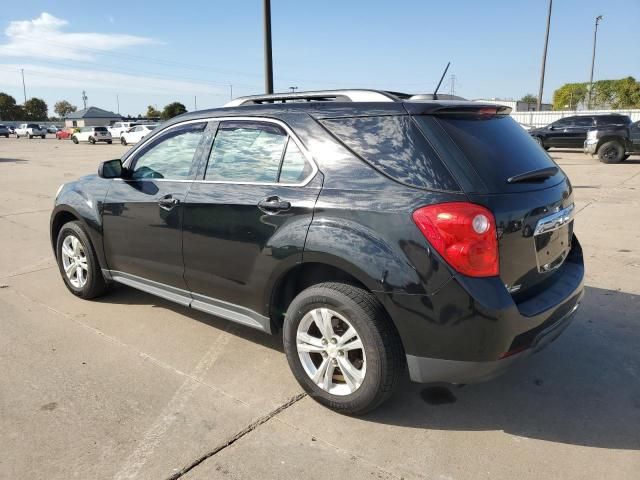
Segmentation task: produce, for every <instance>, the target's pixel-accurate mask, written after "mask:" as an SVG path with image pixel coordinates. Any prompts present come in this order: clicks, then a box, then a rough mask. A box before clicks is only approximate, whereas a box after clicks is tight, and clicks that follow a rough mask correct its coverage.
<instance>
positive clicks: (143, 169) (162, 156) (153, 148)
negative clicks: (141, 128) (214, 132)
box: [131, 123, 206, 180]
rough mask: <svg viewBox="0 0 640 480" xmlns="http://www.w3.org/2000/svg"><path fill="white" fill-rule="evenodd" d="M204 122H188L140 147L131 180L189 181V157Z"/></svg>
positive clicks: (196, 145)
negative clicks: (162, 179)
mask: <svg viewBox="0 0 640 480" xmlns="http://www.w3.org/2000/svg"><path fill="white" fill-rule="evenodd" d="M205 125H206V124H205V123H197V124H196V123H192V124H187V125H184V126H182V127H177V128H174V129H171V130H169V131H168V132H167V133H166V134H165V135H163V136H162V137H160V138H158V139H157V140H155V141H153V142H152V143H151V144H150V145H149V146H147V147H144V148H143V150H142V151H141V152H140V153H139V154H138V156H137V157H136V159H135V165H134V169H133V173H132V174H131V177H132V178H134V179H143V178H164V179H170V180H186V179H188V178H190V172H191V165H192V163H193V157H194V155H195V153H196V150H197V149H198V145H199V144H200V140H201V139H202V133H203V131H204V127H205Z"/></svg>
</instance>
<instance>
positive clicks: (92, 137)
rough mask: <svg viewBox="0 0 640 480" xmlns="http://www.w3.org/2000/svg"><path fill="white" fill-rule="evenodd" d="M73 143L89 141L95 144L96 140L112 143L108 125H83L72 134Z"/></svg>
mask: <svg viewBox="0 0 640 480" xmlns="http://www.w3.org/2000/svg"><path fill="white" fill-rule="evenodd" d="M71 140H72V141H73V143H76V144H77V143H80V142H89V143H92V144H95V143H96V142H107V143H111V134H110V133H109V130H107V127H82V128H81V129H80V130H79V131H78V132H75V133H73V134H72V135H71Z"/></svg>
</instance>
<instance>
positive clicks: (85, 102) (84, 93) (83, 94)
mask: <svg viewBox="0 0 640 480" xmlns="http://www.w3.org/2000/svg"><path fill="white" fill-rule="evenodd" d="M87 100H89V97H87V92H85V91H84V90H82V103H84V109H85V110H86V109H87Z"/></svg>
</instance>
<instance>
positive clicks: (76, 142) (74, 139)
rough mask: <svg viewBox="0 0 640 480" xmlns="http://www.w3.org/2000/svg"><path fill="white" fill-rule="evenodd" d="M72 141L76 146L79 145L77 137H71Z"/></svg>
mask: <svg viewBox="0 0 640 480" xmlns="http://www.w3.org/2000/svg"><path fill="white" fill-rule="evenodd" d="M71 141H72V142H73V143H75V144H76V145H77V144H78V139H77V138H76V137H71Z"/></svg>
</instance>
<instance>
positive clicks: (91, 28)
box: [0, 0, 640, 115]
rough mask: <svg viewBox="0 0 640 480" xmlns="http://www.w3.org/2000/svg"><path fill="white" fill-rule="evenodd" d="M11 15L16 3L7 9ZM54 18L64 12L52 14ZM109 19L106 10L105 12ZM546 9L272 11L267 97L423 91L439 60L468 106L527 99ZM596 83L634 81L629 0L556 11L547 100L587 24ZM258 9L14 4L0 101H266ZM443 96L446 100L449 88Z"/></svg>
mask: <svg viewBox="0 0 640 480" xmlns="http://www.w3.org/2000/svg"><path fill="white" fill-rule="evenodd" d="M13 5H14V6H15V5H18V4H16V3H15V2H14V4H13ZM61 5H67V7H65V8H60V7H61ZM109 6H113V7H114V8H113V9H111V10H110V9H109V8H108V7H109ZM546 8H547V1H546V0H503V1H497V0H496V1H489V0H486V1H477V0H475V1H471V0H458V1H449V2H442V1H438V2H432V1H427V0H424V1H417V0H416V1H413V0H395V1H393V2H389V1H384V2H383V1H377V0H372V1H351V2H349V1H346V0H343V1H332V0H328V1H327V0H325V1H323V2H303V1H300V0H298V1H288V0H286V1H285V0H272V20H273V56H274V77H275V88H276V91H283V90H287V89H288V87H290V86H297V87H299V89H301V90H302V89H319V88H340V87H357V86H360V87H369V88H385V89H393V90H400V91H409V92H429V91H431V90H432V89H433V87H434V86H435V84H436V83H437V80H438V78H439V76H440V73H441V71H442V69H443V68H444V65H446V62H447V61H451V62H452V66H451V68H450V71H449V74H454V75H455V77H456V79H455V93H456V94H458V95H462V96H464V97H467V98H480V97H483V98H490V97H498V98H520V97H521V96H522V95H524V94H526V93H533V94H537V89H538V80H539V74H540V59H541V55H542V47H543V40H544V38H543V37H544V28H545V19H546ZM599 14H601V15H604V20H603V22H602V23H601V25H600V29H599V37H598V53H597V58H596V69H595V78H596V79H609V78H621V77H623V76H627V75H633V76H635V77H636V78H639V79H640V48H638V47H639V46H640V28H638V25H640V1H639V0H555V2H554V10H553V18H552V25H551V35H550V43H549V54H548V61H547V76H546V82H545V95H544V97H545V99H547V100H548V99H550V98H551V95H552V93H553V90H554V89H555V88H557V87H559V86H560V85H562V84H563V83H565V82H574V81H585V80H588V75H589V67H590V60H591V44H592V43H591V42H592V35H593V21H594V18H595V16H596V15H599ZM262 49H263V46H262V2H261V1H260V0H234V1H211V0H210V1H196V0H187V1H184V2H177V1H176V0H172V1H159V0H156V1H153V2H151V1H131V2H126V3H125V2H122V3H120V2H81V3H78V2H68V3H67V2H60V1H44V0H43V1H29V0H21V1H20V2H19V8H4V9H2V11H1V12H0V91H5V92H7V93H10V94H11V95H13V96H14V97H15V98H16V99H17V100H18V102H20V103H21V102H22V101H23V93H22V83H21V78H20V73H19V70H20V69H21V68H23V69H24V71H25V80H26V85H27V97H31V96H37V97H41V98H44V99H45V100H46V101H47V102H48V103H49V105H50V109H52V107H53V104H54V103H55V101H57V100H60V99H67V100H69V101H71V102H72V103H73V104H75V105H78V106H79V107H80V108H81V107H82V99H81V95H82V90H83V89H84V90H86V92H87V96H88V97H89V102H88V103H89V104H90V105H95V106H99V107H102V108H106V109H111V110H114V111H115V110H116V108H117V103H116V95H117V96H118V97H119V102H120V112H121V113H123V114H134V115H137V114H138V113H141V112H144V111H145V110H146V106H147V105H149V104H152V105H157V106H158V107H160V108H161V107H162V106H163V105H165V104H167V103H169V102H171V101H175V100H178V101H181V102H183V103H184V104H185V105H186V106H187V108H188V109H189V110H192V109H193V108H194V96H197V106H198V108H206V107H215V106H219V105H221V104H223V103H224V102H225V101H227V100H228V99H229V95H230V87H229V85H233V94H234V96H238V95H247V94H251V93H260V92H261V91H262V89H263V88H264V87H263V86H264V81H263V77H262V68H263V56H262V55H263V50H262ZM443 91H445V92H449V91H450V80H449V79H447V80H446V81H445V84H444V86H443Z"/></svg>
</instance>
